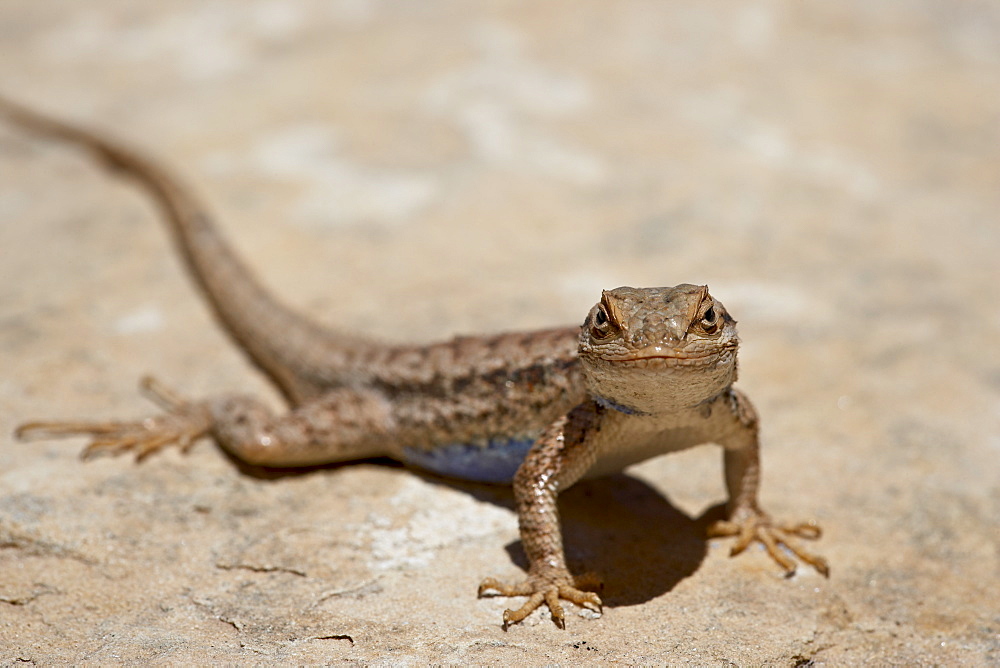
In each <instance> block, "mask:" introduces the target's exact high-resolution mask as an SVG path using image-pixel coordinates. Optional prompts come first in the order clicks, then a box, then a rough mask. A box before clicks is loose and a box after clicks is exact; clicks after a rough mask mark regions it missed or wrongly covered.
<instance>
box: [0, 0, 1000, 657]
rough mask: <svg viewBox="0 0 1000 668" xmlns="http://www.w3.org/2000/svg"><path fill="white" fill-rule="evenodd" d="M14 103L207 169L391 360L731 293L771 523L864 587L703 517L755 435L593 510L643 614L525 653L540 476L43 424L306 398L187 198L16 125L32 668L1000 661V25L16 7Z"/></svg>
mask: <svg viewBox="0 0 1000 668" xmlns="http://www.w3.org/2000/svg"><path fill="white" fill-rule="evenodd" d="M0 53H2V58H0V90H2V92H3V93H4V94H6V95H9V96H12V97H15V98H17V99H20V100H22V101H25V102H27V103H30V104H33V105H35V106H37V107H39V108H42V109H46V110H48V111H51V112H55V113H58V114H60V115H63V116H65V117H67V118H74V119H78V120H81V121H84V122H86V123H87V124H89V125H91V126H93V127H95V128H101V129H104V130H107V131H111V132H113V133H115V134H116V135H118V136H120V137H123V138H126V139H128V140H130V141H132V142H134V143H136V144H140V145H142V146H144V147H146V148H147V149H148V150H149V151H151V152H152V153H154V154H155V155H158V156H161V157H162V158H163V159H164V160H165V161H167V162H168V163H169V164H170V165H172V166H173V167H174V168H175V169H177V170H178V171H179V172H180V173H182V174H183V176H184V177H185V178H186V179H187V180H188V181H189V182H190V183H192V184H193V185H194V186H195V187H196V188H197V190H198V191H199V192H201V193H202V194H203V195H204V196H205V198H206V199H207V200H208V201H209V202H210V203H211V205H212V206H213V208H214V210H215V211H216V212H217V213H218V216H219V218H220V220H221V221H222V225H223V226H224V228H225V230H226V231H227V233H228V234H229V236H230V237H231V238H232V239H233V241H234V243H235V245H236V246H237V247H238V248H239V250H240V251H241V252H242V253H244V254H245V255H246V256H247V258H248V261H249V262H250V263H251V264H252V265H253V266H254V267H256V268H257V270H258V271H259V272H260V274H261V276H262V277H263V279H264V280H265V281H266V282H267V283H268V284H270V285H271V286H273V287H274V289H275V290H276V291H277V292H279V293H280V294H282V295H284V296H286V297H287V299H288V301H289V302H291V303H293V304H295V305H297V306H299V307H301V308H302V309H305V310H307V311H309V312H311V313H315V314H317V317H319V318H322V319H323V320H324V321H325V322H328V323H331V324H334V325H337V326H341V327H344V328H349V329H352V330H357V331H360V332H364V333H367V334H370V335H372V336H377V337H384V338H389V339H406V340H432V339H437V338H441V337H447V336H451V335H454V334H456V333H473V332H487V331H497V330H503V329H521V328H532V327H542V326H548V325H557V324H564V323H567V322H568V323H574V322H577V321H580V320H581V319H582V318H583V316H584V314H585V313H586V312H587V310H588V308H589V307H590V306H591V304H592V303H593V302H594V301H596V299H597V297H598V295H599V291H600V289H602V288H610V287H616V286H618V285H639V286H652V285H672V284H675V283H680V282H696V283H708V284H709V285H710V286H711V287H712V291H713V293H714V294H715V295H716V296H718V297H719V298H720V299H721V300H722V301H723V302H725V304H726V305H727V307H728V308H729V310H730V311H731V312H732V313H734V314H735V315H736V317H737V318H738V319H739V320H740V327H741V334H742V337H743V340H744V349H743V352H742V379H741V381H740V386H741V387H742V388H743V389H745V390H746V391H747V392H748V393H749V394H750V395H751V396H752V397H753V398H754V400H755V401H756V403H757V405H758V408H759V409H760V412H761V414H762V416H763V425H764V432H763V435H764V439H765V440H764V471H765V473H764V475H765V479H764V492H763V502H764V504H765V506H766V507H767V508H769V509H770V511H771V512H772V513H774V514H775V515H779V516H782V517H787V518H789V519H798V518H805V517H815V518H816V519H818V520H819V521H820V522H821V523H822V524H823V526H824V527H825V529H826V535H825V536H824V537H823V539H822V541H821V542H820V543H819V544H818V545H817V546H816V549H817V550H818V551H819V552H821V553H823V554H824V555H826V556H827V557H828V558H829V560H830V563H831V566H832V577H831V578H830V579H829V580H825V579H823V578H822V577H820V576H818V575H817V574H816V573H814V572H812V571H810V570H808V569H801V570H800V572H799V574H798V575H796V576H795V577H793V578H792V579H790V580H785V579H783V578H782V577H780V574H779V572H778V570H777V568H776V567H775V565H774V564H773V563H772V562H771V561H769V560H768V559H767V557H766V555H765V554H764V553H763V552H762V551H761V550H758V549H754V550H752V551H750V552H749V553H747V554H745V555H742V556H740V557H738V558H736V559H730V558H729V557H728V544H727V543H726V542H725V541H706V540H705V539H704V538H703V536H704V529H705V527H706V525H707V524H708V521H709V520H710V519H711V517H712V516H713V513H716V512H717V507H718V505H719V504H720V503H721V502H722V501H723V500H724V496H725V495H724V490H723V486H722V476H721V456H720V453H719V452H718V450H717V449H716V448H714V447H704V448H701V449H697V450H694V451H690V452H686V453H683V454H679V455H675V456H671V457H664V458H660V459H657V460H653V461H650V462H647V463H645V464H642V465H640V466H636V467H634V468H632V469H630V470H629V471H627V472H626V473H624V474H623V475H619V476H616V477H613V478H609V479H604V480H598V481H593V482H590V483H587V484H582V485H580V486H579V487H577V488H575V489H573V490H572V491H571V492H569V493H568V494H566V495H565V498H564V501H563V509H564V515H565V517H564V523H565V525H566V535H567V543H568V552H569V558H570V562H571V564H572V565H574V566H575V567H577V568H580V567H583V568H588V569H593V570H597V571H600V572H602V573H603V575H604V577H605V580H606V589H605V601H606V603H607V607H606V610H605V613H604V616H603V618H601V619H588V618H584V617H582V616H578V615H577V614H575V611H574V614H572V615H571V617H570V618H569V620H568V628H567V629H566V630H565V631H561V630H559V629H557V628H555V627H554V626H553V625H552V623H551V622H550V621H549V620H548V619H546V618H545V617H544V615H541V614H536V615H533V616H532V617H531V618H529V620H527V622H526V623H525V624H523V625H521V626H517V627H515V628H512V629H511V630H510V631H508V632H506V633H505V632H504V631H503V630H501V628H500V616H501V612H502V610H503V609H504V608H505V607H507V606H508V605H509V604H508V602H506V601H504V600H501V599H492V600H476V598H475V590H476V586H477V583H478V582H479V580H480V579H481V578H482V577H484V576H487V575H495V576H500V577H507V578H513V577H516V576H517V575H518V574H519V573H520V572H521V568H523V566H524V561H523V556H522V554H521V552H520V548H519V545H518V541H517V529H516V520H515V517H514V515H513V513H512V511H511V498H510V495H509V493H508V492H506V491H504V490H497V489H492V488H487V487H478V486H463V485H452V484H449V483H446V482H444V481H440V480H437V479H434V478H430V477H426V476H421V475H418V474H415V473H413V472H411V471H408V470H406V469H403V468H400V467H398V466H394V465H391V464H389V463H384V462H366V463H362V464H358V465H350V466H340V467H330V468H323V469H319V470H312V471H308V472H293V473H289V474H287V475H274V476H264V475H261V474H259V472H254V471H247V470H243V469H241V467H239V466H238V465H236V464H235V463H234V462H231V461H229V460H228V459H227V458H226V457H225V456H223V455H222V454H221V453H220V452H219V451H218V450H217V449H215V448H214V447H213V446H212V445H211V444H210V443H207V442H206V443H203V444H201V445H199V446H198V447H197V448H195V450H194V451H193V452H192V453H190V455H188V456H183V455H181V454H179V453H178V452H175V451H170V452H166V453H164V454H161V455H158V456H155V457H153V458H151V459H150V460H148V461H146V462H144V463H143V464H141V465H136V464H135V463H134V462H133V461H132V460H131V459H129V458H107V459H101V460H98V461H94V462H91V463H87V464H83V463H81V462H80V461H79V460H78V458H77V453H78V452H79V450H80V448H81V447H82V445H83V443H82V442H80V441H63V442H40V443H20V442H16V441H15V440H14V439H13V438H12V436H11V432H12V430H13V427H14V426H15V425H16V424H17V423H18V422H20V421H23V420H26V419H29V418H57V417H59V418H68V417H84V418H111V417H132V416H142V415H144V414H145V413H146V412H148V411H149V410H150V409H151V406H150V405H149V404H148V403H146V402H145V401H144V400H143V399H142V398H141V397H140V396H139V395H138V393H137V392H136V390H135V387H136V381H137V379H138V378H139V377H140V376H141V375H142V374H144V373H155V374H156V375H157V377H159V378H161V379H162V380H163V381H164V382H167V383H169V384H170V385H172V386H176V387H178V388H181V389H182V390H183V391H185V392H186V393H189V394H190V395H192V396H200V395H205V394H209V393H212V392H223V391H232V390H241V391H252V392H259V393H264V394H265V395H266V396H270V397H272V398H273V399H274V401H275V402H277V396H276V395H275V393H274V392H273V391H272V390H270V389H269V388H268V387H267V385H266V384H265V383H264V381H263V379H262V378H261V377H260V376H258V375H256V373H255V372H254V371H253V370H251V369H250V368H249V367H248V365H247V364H246V363H245V361H244V360H243V358H242V357H241V355H240V353H239V352H238V351H236V350H234V349H233V348H232V346H231V345H230V344H229V342H228V341H227V339H226V338H225V336H224V335H223V334H222V333H221V332H220V330H219V329H218V327H217V326H216V325H215V323H214V322H213V321H212V319H211V318H210V316H209V315H208V312H207V311H206V309H205V307H204V305H203V303H202V302H201V301H200V299H199V298H198V296H197V295H196V293H195V292H194V289H193V287H192V285H191V283H190V281H189V280H188V279H187V277H186V276H185V275H184V273H183V270H182V268H181V266H180V264H179V262H178V260H177V258H176V257H175V255H174V254H173V252H172V250H171V247H170V243H169V240H168V238H167V235H166V234H165V233H164V229H163V228H162V226H161V225H160V224H159V222H158V220H157V214H156V211H155V210H154V209H153V208H152V207H151V206H150V204H149V203H148V202H147V201H146V200H145V199H144V197H143V196H142V195H140V194H138V193H137V192H136V191H135V190H134V189H133V188H132V187H130V186H129V185H128V184H125V183H122V182H121V181H118V180H116V179H114V178H112V177H109V176H108V175H107V174H106V173H104V172H102V171H101V170H100V169H97V168H96V167H95V165H94V164H93V162H92V161H91V160H89V159H88V158H86V157H85V156H82V155H81V154H79V153H77V152H74V151H71V150H67V149H65V148H64V147H60V146H56V145H53V144H50V143H45V142H41V141H38V140H35V139H32V138H29V137H27V136H25V135H23V134H21V133H18V132H16V131H13V130H11V129H10V128H9V127H7V126H3V125H0V369H2V372H0V432H2V433H0V663H2V664H4V665H13V664H18V663H19V662H35V663H39V664H49V665H51V664H64V663H77V664H79V663H95V664H133V665H137V664H147V663H154V664H156V663H173V664H185V663H190V664H206V663H220V664H249V663H281V664H304V663H310V664H311V663H339V662H344V661H347V662H354V663H365V664H397V663H403V664H405V663H410V664H425V663H449V664H451V663H474V664H500V663H505V664H556V665H560V664H561V665H569V664H578V663H584V664H602V663H612V662H614V663H625V664H671V665H681V664H694V665H727V666H728V665H739V666H746V665H762V664H763V665H779V666H781V665H785V666H788V665H848V664H854V665H873V664H882V665H885V664H897V665H969V666H981V665H989V664H992V665H997V664H998V663H1000V641H998V636H1000V604H998V602H997V600H998V597H997V593H998V591H1000V589H998V582H1000V557H998V549H1000V529H998V524H997V522H998V519H997V518H998V517H1000V492H998V489H1000V487H998V461H1000V346H998V341H1000V299H998V297H1000V289H998V284H1000V269H998V258H1000V220H998V218H1000V213H998V212H1000V6H998V5H997V3H995V2H986V1H976V0H969V1H967V2H955V1H954V0H921V1H918V2H902V1H894V0H885V1H883V2H877V3H873V2H868V1H867V0H845V1H842V2H813V1H804V0H784V1H782V0H775V1H773V2H766V1H765V2H758V1H753V0H750V1H741V2H736V1H732V2H728V1H722V0H719V1H715V0H710V1H706V0H697V1H695V0H690V1H688V0H681V1H679V2H653V1H648V2H604V1H598V0H552V1H549V2H528V1H519V2H518V1H506V2H504V1H496V2H492V1H488V2H475V3H471V2H459V1H457V0H456V1H448V0H422V1H421V2H387V1H384V0H371V1H366V0H280V1H279V0H213V1H212V2H198V1H196V0H161V1H159V2H155V3H154V2H142V3H136V2H132V1H131V0H104V1H96V0H91V1H87V0H81V1H75V0H74V1H69V0H52V1H48V0H46V1H44V2H39V1H38V0H4V2H3V3H2V6H0Z"/></svg>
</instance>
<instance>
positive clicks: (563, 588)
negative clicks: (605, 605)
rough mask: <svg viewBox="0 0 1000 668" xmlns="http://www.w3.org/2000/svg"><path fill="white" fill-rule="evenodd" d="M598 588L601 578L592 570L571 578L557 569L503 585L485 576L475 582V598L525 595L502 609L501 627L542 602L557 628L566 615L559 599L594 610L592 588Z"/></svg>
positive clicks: (598, 600)
mask: <svg viewBox="0 0 1000 668" xmlns="http://www.w3.org/2000/svg"><path fill="white" fill-rule="evenodd" d="M600 589H601V580H600V578H598V577H597V576H596V575H595V574H593V573H585V574H584V575H580V576H577V577H573V576H572V575H570V574H569V572H568V571H566V570H565V569H557V570H552V571H547V572H542V573H534V574H531V575H529V576H528V577H527V579H525V580H524V581H523V582H520V583H518V584H515V585H510V584H505V583H503V582H500V581H499V580H496V579H494V578H486V579H485V580H483V582H482V584H480V585H479V597H480V598H482V597H483V596H527V597H528V600H527V601H526V602H525V603H524V605H522V606H521V607H520V608H518V609H517V610H510V609H507V610H504V613H503V630H504V631H506V630H507V628H508V627H509V626H510V625H511V624H517V623H518V622H520V621H521V620H523V619H524V618H525V617H527V616H528V615H530V614H531V613H532V612H534V611H535V609H536V608H538V607H540V606H541V605H542V604H543V603H544V604H545V605H546V606H548V608H549V612H550V613H551V614H552V621H553V622H555V624H556V626H558V627H559V628H561V629H565V628H566V616H565V614H564V613H563V606H562V604H561V603H560V602H559V601H560V599H561V600H565V601H570V602H572V603H575V604H577V605H578V606H580V607H582V608H588V609H590V610H593V611H594V612H597V613H600V612H601V611H602V604H601V598H600V597H599V596H598V595H597V594H595V593H594V590H600Z"/></svg>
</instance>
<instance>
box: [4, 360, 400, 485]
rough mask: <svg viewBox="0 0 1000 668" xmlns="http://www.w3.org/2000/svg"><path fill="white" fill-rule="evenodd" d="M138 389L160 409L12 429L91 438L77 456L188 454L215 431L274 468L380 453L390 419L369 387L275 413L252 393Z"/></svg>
mask: <svg viewBox="0 0 1000 668" xmlns="http://www.w3.org/2000/svg"><path fill="white" fill-rule="evenodd" d="M141 387H142V389H143V391H144V393H145V394H147V395H148V396H150V398H152V399H153V400H154V401H155V402H156V403H157V404H159V405H160V406H161V407H162V408H163V409H164V412H163V413H161V414H159V415H154V416H151V417H148V418H145V419H140V420H123V421H117V420H114V421H36V422H28V423H26V424H23V425H21V426H20V427H18V428H17V430H16V432H15V435H16V436H17V437H18V438H24V439H45V438H65V437H72V436H88V437H90V438H91V442H90V443H89V444H88V445H87V446H86V448H84V450H83V452H82V453H81V456H82V458H84V459H89V458H91V457H93V456H96V455H101V454H108V455H119V454H123V453H126V452H131V453H134V454H135V455H136V459H137V460H142V459H144V458H146V457H148V456H149V455H151V454H153V453H154V452H157V451H159V450H161V449H163V448H165V447H167V446H177V447H179V448H180V449H181V450H182V451H184V452H186V451H187V450H189V449H190V448H191V446H192V445H193V444H194V443H195V442H196V441H197V440H198V439H199V438H201V437H203V436H207V435H212V436H214V437H215V439H216V440H217V441H218V443H219V445H220V446H221V447H222V448H223V449H224V450H225V451H226V452H228V453H229V454H231V455H232V456H233V457H235V458H236V459H239V460H241V461H243V462H246V463H248V464H254V465H258V466H271V467H290V466H308V465H313V464H323V463H329V462H336V461H345V460H349V459H360V458H363V457H367V456H373V455H378V454H382V452H383V451H384V447H385V446H384V444H385V441H386V436H387V435H388V433H389V432H390V429H389V426H390V423H391V420H390V415H389V411H388V408H387V404H386V402H385V401H384V400H383V399H381V397H380V396H379V395H377V394H375V393H373V392H366V391H361V390H348V389H340V390H334V391H331V392H329V393H327V394H325V395H322V396H320V397H318V398H316V399H315V400H313V401H311V402H309V403H306V404H304V405H302V406H300V407H299V408H297V409H295V410H293V411H290V412H286V413H283V414H275V413H274V412H273V411H272V410H271V409H270V407H269V406H267V405H266V404H264V403H263V402H261V401H260V400H258V399H256V398H254V397H249V396H235V395H227V396H222V397H217V398H212V399H206V400H201V401H188V400H185V399H183V398H182V397H181V396H180V395H179V394H177V393H175V392H173V391H171V390H169V389H167V388H166V387H165V386H164V385H162V384H161V383H158V382H157V381H155V380H153V379H151V378H146V379H143V381H142V384H141Z"/></svg>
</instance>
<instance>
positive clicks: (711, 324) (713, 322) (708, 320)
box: [701, 306, 719, 334]
mask: <svg viewBox="0 0 1000 668" xmlns="http://www.w3.org/2000/svg"><path fill="white" fill-rule="evenodd" d="M701 329H702V330H703V331H704V332H705V333H706V334H715V332H716V330H718V329H719V314H718V313H717V312H716V311H715V306H709V307H708V310H706V311H705V312H704V313H702V315H701Z"/></svg>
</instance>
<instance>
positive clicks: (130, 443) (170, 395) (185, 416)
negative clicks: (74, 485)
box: [14, 378, 212, 461]
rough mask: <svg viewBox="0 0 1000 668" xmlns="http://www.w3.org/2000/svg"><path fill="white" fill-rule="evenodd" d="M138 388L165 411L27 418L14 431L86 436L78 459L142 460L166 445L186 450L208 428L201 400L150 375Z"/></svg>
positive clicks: (209, 423)
mask: <svg viewBox="0 0 1000 668" xmlns="http://www.w3.org/2000/svg"><path fill="white" fill-rule="evenodd" d="M141 388H142V390H143V391H144V393H145V394H147V395H148V396H150V397H151V398H152V399H153V400H154V401H155V402H156V403H158V404H159V405H160V406H161V407H163V408H164V409H165V410H166V411H167V412H166V413H164V414H162V415H157V416H154V417H149V418H146V419H145V420H134V421H106V422H89V421H79V422H76V421H52V422H46V421H36V422H28V423H25V424H22V425H20V426H19V427H18V428H17V430H16V431H15V432H14V435H15V436H16V437H17V438H21V439H44V438H65V437H72V436H89V437H91V441H90V443H89V444H87V447H85V448H84V449H83V452H81V453H80V457H81V459H90V458H92V457H94V456H96V455H101V454H108V455H119V454H122V453H124V452H134V453H135V456H136V461H142V460H143V459H145V458H146V457H148V456H149V455H151V454H153V453H154V452H156V451H158V450H161V449H162V448H164V447H166V446H168V445H177V446H178V447H180V449H181V451H182V452H187V451H188V450H190V449H191V446H192V445H193V444H194V442H195V441H196V440H198V439H199V438H200V437H202V436H204V435H205V434H207V433H208V432H209V430H210V429H211V428H212V416H211V414H210V412H209V410H208V408H207V406H205V405H204V404H202V403H195V402H189V401H186V400H184V399H182V398H181V397H180V396H179V395H177V394H176V393H174V392H173V391H171V390H169V389H167V388H166V387H165V386H163V385H162V384H160V383H158V382H157V381H156V380H154V379H152V378H144V379H143V380H142V383H141Z"/></svg>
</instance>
